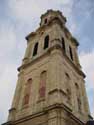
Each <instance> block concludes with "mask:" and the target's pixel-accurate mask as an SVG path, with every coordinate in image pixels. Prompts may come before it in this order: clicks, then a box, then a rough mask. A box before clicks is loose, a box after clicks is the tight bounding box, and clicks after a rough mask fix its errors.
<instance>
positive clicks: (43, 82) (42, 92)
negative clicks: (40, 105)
mask: <svg viewBox="0 0 94 125" xmlns="http://www.w3.org/2000/svg"><path fill="white" fill-rule="evenodd" d="M46 77H47V72H46V71H43V72H42V73H41V74H40V86H39V97H40V98H41V97H45V91H46V79H47V78H46Z"/></svg>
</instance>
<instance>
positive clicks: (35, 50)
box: [33, 42, 38, 56]
mask: <svg viewBox="0 0 94 125" xmlns="http://www.w3.org/2000/svg"><path fill="white" fill-rule="evenodd" d="M37 51H38V42H37V43H36V44H35V46H34V50H33V56H35V55H37Z"/></svg>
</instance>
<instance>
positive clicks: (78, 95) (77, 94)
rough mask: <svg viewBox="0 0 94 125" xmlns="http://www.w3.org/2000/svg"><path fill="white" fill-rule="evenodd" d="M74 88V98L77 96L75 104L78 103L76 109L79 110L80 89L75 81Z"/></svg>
mask: <svg viewBox="0 0 94 125" xmlns="http://www.w3.org/2000/svg"><path fill="white" fill-rule="evenodd" d="M75 89H76V98H77V105H78V111H79V112H81V98H80V89H79V86H78V84H77V83H75Z"/></svg>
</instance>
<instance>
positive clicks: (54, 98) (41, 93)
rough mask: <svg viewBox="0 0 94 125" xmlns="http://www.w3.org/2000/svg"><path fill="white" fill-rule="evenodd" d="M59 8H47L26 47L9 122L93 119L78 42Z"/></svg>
mask: <svg viewBox="0 0 94 125" xmlns="http://www.w3.org/2000/svg"><path fill="white" fill-rule="evenodd" d="M65 23H66V18H65V17H64V16H63V15H62V13H61V12H60V11H53V10H48V11H47V12H46V13H45V14H43V15H42V16H41V22H40V27H39V28H38V29H37V30H36V31H35V32H32V33H30V34H29V35H28V36H27V37H26V40H27V48H26V52H25V56H24V58H23V61H22V65H21V66H20V67H19V68H18V71H19V74H18V81H17V87H16V90H15V95H14V99H13V103H12V106H11V109H10V110H9V117H8V122H7V123H4V124H6V125H83V124H84V123H86V122H87V121H88V120H89V119H90V111H89V106H88V100H87V95H86V90H85V81H84V78H85V75H84V73H83V72H82V70H81V66H80V64H79V59H78V54H77V48H78V45H79V43H78V42H77V40H76V39H75V38H74V37H73V36H72V34H71V33H70V32H69V30H68V29H67V28H66V26H65Z"/></svg>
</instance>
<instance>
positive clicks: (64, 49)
mask: <svg viewBox="0 0 94 125" xmlns="http://www.w3.org/2000/svg"><path fill="white" fill-rule="evenodd" d="M62 49H63V51H64V52H66V48H65V40H64V38H63V37H62Z"/></svg>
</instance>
